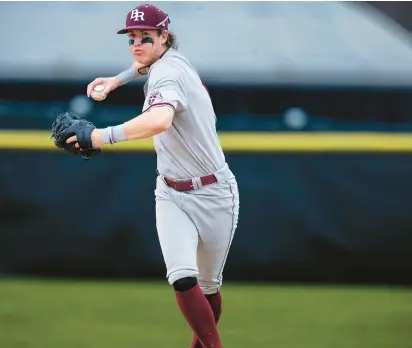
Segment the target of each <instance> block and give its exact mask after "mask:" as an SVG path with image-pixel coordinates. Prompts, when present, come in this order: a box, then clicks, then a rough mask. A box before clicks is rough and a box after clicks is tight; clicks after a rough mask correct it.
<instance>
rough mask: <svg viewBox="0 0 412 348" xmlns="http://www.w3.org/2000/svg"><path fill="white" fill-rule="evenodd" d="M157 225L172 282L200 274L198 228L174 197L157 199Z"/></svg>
mask: <svg viewBox="0 0 412 348" xmlns="http://www.w3.org/2000/svg"><path fill="white" fill-rule="evenodd" d="M156 228H157V233H158V237H159V242H160V247H161V250H162V254H163V258H164V261H165V264H166V270H167V278H168V281H169V283H170V284H173V283H174V282H175V281H176V280H178V279H181V278H184V277H197V276H198V274H199V273H198V267H197V262H196V252H197V245H198V232H197V229H196V227H195V225H194V224H193V222H192V221H191V220H190V219H189V217H188V216H187V214H186V213H185V212H183V211H182V210H181V209H180V208H179V207H178V206H177V205H176V204H175V203H174V202H173V201H172V200H168V199H157V200H156Z"/></svg>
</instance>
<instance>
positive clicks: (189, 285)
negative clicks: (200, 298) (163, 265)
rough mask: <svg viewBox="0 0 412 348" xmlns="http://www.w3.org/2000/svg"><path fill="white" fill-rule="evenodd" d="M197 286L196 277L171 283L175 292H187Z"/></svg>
mask: <svg viewBox="0 0 412 348" xmlns="http://www.w3.org/2000/svg"><path fill="white" fill-rule="evenodd" d="M196 284H197V278H196V277H185V278H181V279H178V280H176V281H175V282H174V283H173V288H174V289H175V290H176V291H188V290H190V289H193V288H194V287H195V286H196Z"/></svg>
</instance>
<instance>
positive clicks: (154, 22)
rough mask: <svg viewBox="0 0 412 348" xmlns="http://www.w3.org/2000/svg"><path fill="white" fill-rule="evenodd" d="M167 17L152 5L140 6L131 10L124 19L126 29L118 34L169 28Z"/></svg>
mask: <svg viewBox="0 0 412 348" xmlns="http://www.w3.org/2000/svg"><path fill="white" fill-rule="evenodd" d="M169 23H170V19H169V16H168V15H167V14H166V13H164V12H163V11H162V10H161V9H159V8H157V7H156V6H154V5H150V4H145V5H140V6H137V7H136V8H134V9H133V10H131V11H130V12H129V13H128V14H127V17H126V28H124V29H122V30H119V31H118V32H117V33H118V34H126V33H127V32H128V31H129V30H133V29H155V30H157V29H162V30H167V29H168V28H169Z"/></svg>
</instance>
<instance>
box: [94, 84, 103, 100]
mask: <svg viewBox="0 0 412 348" xmlns="http://www.w3.org/2000/svg"><path fill="white" fill-rule="evenodd" d="M103 91H104V86H103V85H97V86H95V87H94V88H93V91H92V93H91V97H92V98H93V99H94V100H97V101H102V100H104V99H106V95H105V94H104V93H103Z"/></svg>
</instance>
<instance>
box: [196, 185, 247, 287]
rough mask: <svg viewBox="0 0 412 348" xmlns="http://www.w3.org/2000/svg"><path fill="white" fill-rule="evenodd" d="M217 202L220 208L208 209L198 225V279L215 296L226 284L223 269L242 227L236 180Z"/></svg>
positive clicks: (228, 186)
mask: <svg viewBox="0 0 412 348" xmlns="http://www.w3.org/2000/svg"><path fill="white" fill-rule="evenodd" d="M222 185H223V184H222ZM217 200H218V201H219V208H216V207H215V208H213V207H212V208H211V209H208V210H207V211H208V213H207V214H203V221H200V222H199V226H198V228H199V234H200V240H199V245H198V252H197V264H198V267H199V277H198V279H199V284H200V286H201V288H202V290H203V291H204V292H205V293H206V294H207V293H210V294H211V293H215V292H216V291H218V290H219V289H220V287H221V285H222V279H223V270H224V267H225V263H226V260H227V257H228V254H229V250H230V247H231V244H232V241H233V238H234V235H235V231H236V228H237V224H238V216H239V192H238V187H237V184H236V181H233V182H230V181H229V182H228V183H227V194H222V196H221V197H220V198H218V199H217Z"/></svg>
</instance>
